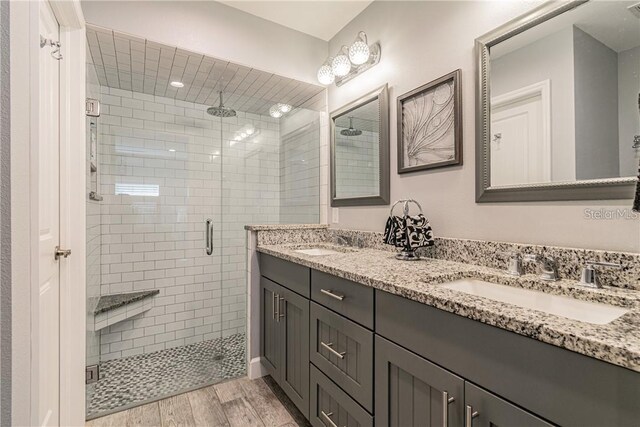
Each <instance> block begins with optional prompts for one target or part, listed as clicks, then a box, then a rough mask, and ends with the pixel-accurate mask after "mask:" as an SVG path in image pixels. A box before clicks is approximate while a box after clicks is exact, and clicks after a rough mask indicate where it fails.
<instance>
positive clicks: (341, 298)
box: [320, 289, 344, 301]
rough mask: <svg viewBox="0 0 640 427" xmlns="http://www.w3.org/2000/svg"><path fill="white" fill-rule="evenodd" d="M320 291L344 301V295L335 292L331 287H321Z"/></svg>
mask: <svg viewBox="0 0 640 427" xmlns="http://www.w3.org/2000/svg"><path fill="white" fill-rule="evenodd" d="M320 292H322V293H323V294H325V295H328V296H330V297H331V298H335V299H337V300H338V301H342V300H343V299H344V295H338V294H334V293H333V291H332V290H330V289H320Z"/></svg>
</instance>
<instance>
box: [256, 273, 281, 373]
mask: <svg viewBox="0 0 640 427" xmlns="http://www.w3.org/2000/svg"><path fill="white" fill-rule="evenodd" d="M280 288H282V287H281V286H280V285H278V284H276V283H274V282H272V281H271V280H269V279H266V278H264V277H261V278H260V305H261V311H260V337H261V339H260V346H261V349H260V354H261V356H262V364H263V366H264V367H265V369H266V370H267V372H268V373H269V375H271V376H272V377H273V378H274V379H276V380H277V378H278V377H279V375H278V374H279V372H280V360H281V359H282V352H281V350H280V349H281V348H282V344H281V343H280V341H281V335H282V334H281V332H280V325H279V323H278V320H279V318H278V308H277V307H278V304H279V303H280V302H279V296H278V291H279V290H280Z"/></svg>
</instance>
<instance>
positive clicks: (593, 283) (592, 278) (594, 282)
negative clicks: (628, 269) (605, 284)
mask: <svg viewBox="0 0 640 427" xmlns="http://www.w3.org/2000/svg"><path fill="white" fill-rule="evenodd" d="M595 266H599V267H608V268H615V269H618V270H622V264H616V263H613V262H600V261H586V263H585V266H584V267H583V268H582V275H581V277H580V284H581V285H582V286H586V287H588V288H597V289H602V284H601V283H600V279H598V274H597V270H596V269H594V268H593V267H595Z"/></svg>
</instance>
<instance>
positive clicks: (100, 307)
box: [93, 289, 160, 314]
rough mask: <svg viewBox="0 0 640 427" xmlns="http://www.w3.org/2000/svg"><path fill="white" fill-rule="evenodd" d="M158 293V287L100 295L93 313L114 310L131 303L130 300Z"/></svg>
mask: <svg viewBox="0 0 640 427" xmlns="http://www.w3.org/2000/svg"><path fill="white" fill-rule="evenodd" d="M159 293H160V290H159V289H154V290H151V291H140V292H128V293H124V294H113V295H102V296H101V297H100V298H99V299H98V301H97V303H96V306H95V308H94V309H93V314H100V313H104V312H105V311H110V310H114V309H116V308H118V307H122V306H123V305H127V304H131V303H132V302H136V301H140V300H141V299H144V298H147V297H150V296H153V295H157V294H159Z"/></svg>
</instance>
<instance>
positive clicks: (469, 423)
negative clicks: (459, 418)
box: [464, 405, 480, 427]
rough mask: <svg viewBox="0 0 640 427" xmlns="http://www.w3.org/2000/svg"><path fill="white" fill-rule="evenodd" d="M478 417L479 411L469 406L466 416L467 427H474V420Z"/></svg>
mask: <svg viewBox="0 0 640 427" xmlns="http://www.w3.org/2000/svg"><path fill="white" fill-rule="evenodd" d="M478 415H480V413H479V412H478V411H474V410H473V408H472V407H471V406H470V405H467V409H466V416H465V420H464V425H465V427H473V419H474V418H476V417H477V416H478Z"/></svg>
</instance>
